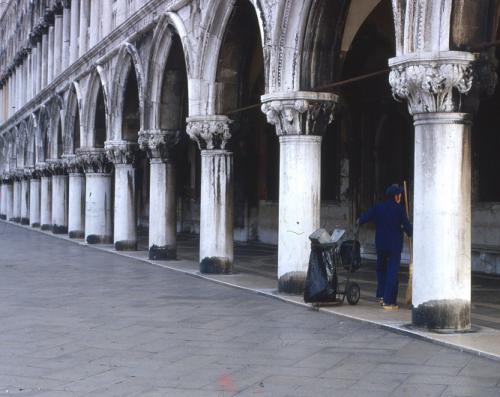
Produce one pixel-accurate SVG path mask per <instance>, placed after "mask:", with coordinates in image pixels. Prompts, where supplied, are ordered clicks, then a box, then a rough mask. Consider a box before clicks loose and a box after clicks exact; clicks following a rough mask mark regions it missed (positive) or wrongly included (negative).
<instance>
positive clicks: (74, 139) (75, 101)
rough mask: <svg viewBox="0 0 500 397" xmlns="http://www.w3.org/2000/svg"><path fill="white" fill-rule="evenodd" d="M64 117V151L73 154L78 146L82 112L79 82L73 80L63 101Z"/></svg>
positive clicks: (80, 139)
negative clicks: (76, 131) (76, 129)
mask: <svg viewBox="0 0 500 397" xmlns="http://www.w3.org/2000/svg"><path fill="white" fill-rule="evenodd" d="M64 109H65V112H64V113H65V119H64V127H65V128H64V138H63V139H64V153H65V154H74V153H75V149H77V148H78V147H80V143H81V142H82V137H81V132H82V130H83V129H82V128H81V120H82V119H81V114H82V93H81V89H80V84H78V82H76V81H74V82H73V83H71V85H70V87H69V89H68V92H67V95H66V102H65V108H64ZM76 126H78V135H75V127H76Z"/></svg>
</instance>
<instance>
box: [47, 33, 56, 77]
mask: <svg viewBox="0 0 500 397" xmlns="http://www.w3.org/2000/svg"><path fill="white" fill-rule="evenodd" d="M47 48H48V49H47V57H48V58H47V84H50V83H51V82H52V80H53V79H54V26H49V34H48V42H47Z"/></svg>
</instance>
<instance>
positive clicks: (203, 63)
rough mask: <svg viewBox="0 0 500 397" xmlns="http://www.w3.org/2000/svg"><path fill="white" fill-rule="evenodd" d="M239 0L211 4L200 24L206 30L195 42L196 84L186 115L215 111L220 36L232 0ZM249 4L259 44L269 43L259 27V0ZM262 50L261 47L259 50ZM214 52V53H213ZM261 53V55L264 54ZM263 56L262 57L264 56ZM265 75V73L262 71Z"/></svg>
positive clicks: (261, 18)
mask: <svg viewBox="0 0 500 397" xmlns="http://www.w3.org/2000/svg"><path fill="white" fill-rule="evenodd" d="M237 1H239V0H220V1H219V3H218V4H216V5H214V7H213V8H212V9H211V12H208V13H207V15H206V17H205V19H204V21H203V23H202V27H204V28H205V29H206V34H205V35H204V37H203V38H202V40H201V41H200V43H199V49H198V54H199V57H198V58H197V60H196V64H195V75H196V76H197V78H198V79H199V80H200V82H199V87H198V89H197V90H196V93H195V94H196V95H197V101H196V102H197V106H192V104H193V102H192V101H190V106H189V113H190V116H194V115H201V114H215V112H216V100H217V99H216V97H217V84H216V76H217V68H218V61H219V53H220V49H221V45H222V41H223V40H222V38H223V37H224V33H225V32H226V29H227V25H228V22H229V20H230V18H231V16H232V14H233V11H234V7H235V4H236V2H237ZM248 1H249V2H250V4H251V5H252V6H253V8H254V11H255V13H256V15H257V20H258V23H259V31H260V34H261V38H260V39H261V43H268V42H270V37H269V35H268V34H267V33H266V32H267V31H266V29H265V27H264V26H263V23H264V20H263V14H262V11H261V10H262V7H260V0H248ZM262 51H263V52H264V49H262ZM215 54H217V56H215ZM264 55H265V54H264ZM265 58H266V57H265ZM266 76H267V73H266Z"/></svg>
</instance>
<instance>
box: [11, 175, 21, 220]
mask: <svg viewBox="0 0 500 397" xmlns="http://www.w3.org/2000/svg"><path fill="white" fill-rule="evenodd" d="M10 220H11V221H12V222H16V223H19V222H21V179H20V178H19V175H16V178H15V179H14V192H13V213H12V219H10Z"/></svg>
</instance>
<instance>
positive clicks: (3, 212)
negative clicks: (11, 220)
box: [0, 181, 7, 220]
mask: <svg viewBox="0 0 500 397" xmlns="http://www.w3.org/2000/svg"><path fill="white" fill-rule="evenodd" d="M0 192H1V194H0V219H3V220H5V219H7V205H6V202H5V201H6V199H7V183H6V182H5V181H2V185H0Z"/></svg>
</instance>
